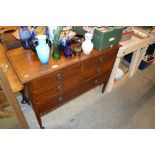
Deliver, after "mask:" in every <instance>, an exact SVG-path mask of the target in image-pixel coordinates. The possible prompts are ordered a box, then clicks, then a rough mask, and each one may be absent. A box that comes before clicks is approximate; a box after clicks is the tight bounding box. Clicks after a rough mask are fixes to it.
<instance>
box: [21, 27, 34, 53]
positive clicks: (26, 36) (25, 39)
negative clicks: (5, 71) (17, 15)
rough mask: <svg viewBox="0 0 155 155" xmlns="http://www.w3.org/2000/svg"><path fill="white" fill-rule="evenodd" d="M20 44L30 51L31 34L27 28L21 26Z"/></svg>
mask: <svg viewBox="0 0 155 155" xmlns="http://www.w3.org/2000/svg"><path fill="white" fill-rule="evenodd" d="M19 37H20V42H21V44H22V46H23V48H24V49H26V50H27V49H30V45H29V42H30V40H31V32H30V30H29V29H28V27H27V26H20V29H19Z"/></svg>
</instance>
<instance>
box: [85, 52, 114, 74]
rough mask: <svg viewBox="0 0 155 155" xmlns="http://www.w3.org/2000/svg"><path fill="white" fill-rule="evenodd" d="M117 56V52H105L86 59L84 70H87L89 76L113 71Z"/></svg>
mask: <svg viewBox="0 0 155 155" xmlns="http://www.w3.org/2000/svg"><path fill="white" fill-rule="evenodd" d="M115 58H116V52H106V53H103V54H102V55H100V56H98V57H95V58H92V59H89V60H86V61H85V62H84V66H83V71H84V72H87V74H88V76H91V75H95V74H97V73H106V72H108V71H111V69H112V67H113V64H114V61H115Z"/></svg>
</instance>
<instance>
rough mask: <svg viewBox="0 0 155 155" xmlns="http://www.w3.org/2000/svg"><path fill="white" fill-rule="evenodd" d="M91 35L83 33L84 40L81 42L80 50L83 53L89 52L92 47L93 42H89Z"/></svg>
mask: <svg viewBox="0 0 155 155" xmlns="http://www.w3.org/2000/svg"><path fill="white" fill-rule="evenodd" d="M92 37H93V35H92V34H91V33H85V41H84V42H83V43H82V50H83V53H84V54H90V52H91V51H92V49H93V43H92V42H91V39H92Z"/></svg>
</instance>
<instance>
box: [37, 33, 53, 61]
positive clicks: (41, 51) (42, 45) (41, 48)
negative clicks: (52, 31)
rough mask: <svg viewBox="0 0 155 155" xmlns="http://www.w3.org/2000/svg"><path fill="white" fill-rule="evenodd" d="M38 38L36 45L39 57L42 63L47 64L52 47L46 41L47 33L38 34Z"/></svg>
mask: <svg viewBox="0 0 155 155" xmlns="http://www.w3.org/2000/svg"><path fill="white" fill-rule="evenodd" d="M36 38H37V40H38V45H37V47H36V52H37V55H38V58H39V60H40V62H41V63H42V64H47V63H48V61H49V57H50V47H49V45H48V44H47V43H46V35H38V36H36Z"/></svg>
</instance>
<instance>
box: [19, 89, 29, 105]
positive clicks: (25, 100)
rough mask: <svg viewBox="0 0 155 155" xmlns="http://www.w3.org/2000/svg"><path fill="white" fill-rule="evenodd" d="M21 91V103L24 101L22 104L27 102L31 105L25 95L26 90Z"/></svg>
mask: <svg viewBox="0 0 155 155" xmlns="http://www.w3.org/2000/svg"><path fill="white" fill-rule="evenodd" d="M20 93H21V95H22V101H21V103H22V104H26V103H27V104H28V105H30V103H29V101H28V99H27V97H26V96H25V93H24V90H21V91H20Z"/></svg>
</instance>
